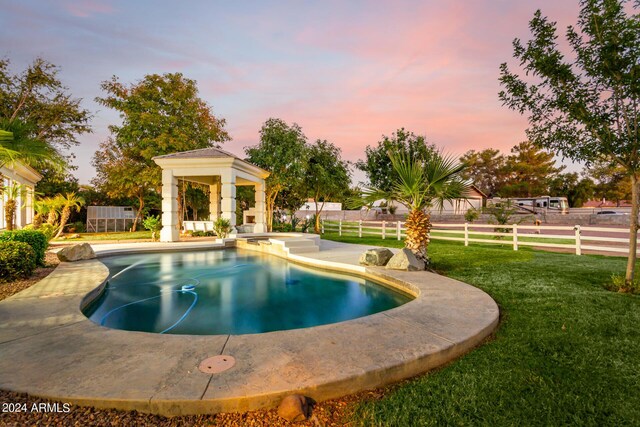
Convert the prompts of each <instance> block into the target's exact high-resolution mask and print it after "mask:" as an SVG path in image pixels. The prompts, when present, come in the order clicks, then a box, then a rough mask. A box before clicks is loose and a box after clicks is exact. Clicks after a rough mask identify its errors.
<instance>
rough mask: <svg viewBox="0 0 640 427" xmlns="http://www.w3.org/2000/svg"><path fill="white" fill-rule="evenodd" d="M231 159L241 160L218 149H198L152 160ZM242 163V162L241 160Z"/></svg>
mask: <svg viewBox="0 0 640 427" xmlns="http://www.w3.org/2000/svg"><path fill="white" fill-rule="evenodd" d="M221 157H231V158H234V159H238V160H242V159H241V158H240V157H238V156H234V155H233V154H231V153H229V152H227V151H224V150H221V149H219V148H214V147H209V148H199V149H197V150H189V151H179V152H177V153H171V154H165V155H163V156H155V157H154V158H153V159H154V160H155V159H206V158H221ZM242 161H244V160H242Z"/></svg>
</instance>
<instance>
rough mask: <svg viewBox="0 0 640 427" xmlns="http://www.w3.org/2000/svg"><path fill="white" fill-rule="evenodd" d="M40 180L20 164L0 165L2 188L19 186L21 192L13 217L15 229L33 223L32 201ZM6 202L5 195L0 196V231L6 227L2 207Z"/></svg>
mask: <svg viewBox="0 0 640 427" xmlns="http://www.w3.org/2000/svg"><path fill="white" fill-rule="evenodd" d="M41 179H42V175H40V174H39V173H38V172H37V171H36V170H35V169H33V168H32V167H31V166H27V165H25V164H23V163H20V162H13V163H12V164H11V165H9V164H4V165H0V180H1V185H2V186H3V187H9V186H11V185H16V184H18V185H21V186H22V188H23V190H24V191H22V192H21V194H20V195H19V196H18V199H17V200H16V202H17V209H16V213H15V217H14V221H13V223H14V225H15V228H22V227H24V226H25V225H28V224H31V222H32V221H33V201H34V195H35V190H34V189H35V187H36V184H37V183H38V181H40V180H41ZM6 200H7V195H6V194H0V213H1V214H0V230H2V229H5V228H6V227H7V224H6V219H5V213H4V205H5V202H6Z"/></svg>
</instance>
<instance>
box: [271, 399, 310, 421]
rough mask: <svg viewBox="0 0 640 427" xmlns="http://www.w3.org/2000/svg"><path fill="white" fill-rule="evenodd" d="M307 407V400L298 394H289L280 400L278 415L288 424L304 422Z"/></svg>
mask: <svg viewBox="0 0 640 427" xmlns="http://www.w3.org/2000/svg"><path fill="white" fill-rule="evenodd" d="M308 409H309V405H308V404H307V398H306V397H304V396H302V395H300V394H290V395H289V396H287V397H285V398H284V399H282V402H281V403H280V406H278V415H280V416H281V417H282V418H284V419H285V420H287V421H289V422H297V421H304V420H306V419H307V411H308Z"/></svg>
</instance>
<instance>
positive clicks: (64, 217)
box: [55, 193, 84, 238]
mask: <svg viewBox="0 0 640 427" xmlns="http://www.w3.org/2000/svg"><path fill="white" fill-rule="evenodd" d="M58 197H59V198H60V204H61V206H62V214H61V215H60V229H59V230H58V234H56V235H55V238H58V237H60V235H61V234H62V231H63V230H64V226H65V225H67V221H69V217H70V216H71V209H75V210H76V212H80V208H81V207H82V206H84V199H83V198H82V197H80V196H78V195H77V194H76V193H67V194H66V196H62V195H59V196H58Z"/></svg>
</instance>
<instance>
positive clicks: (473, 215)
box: [464, 208, 480, 222]
mask: <svg viewBox="0 0 640 427" xmlns="http://www.w3.org/2000/svg"><path fill="white" fill-rule="evenodd" d="M479 217H480V212H478V210H477V209H474V208H469V209H467V211H466V212H465V214H464V220H465V221H467V222H473V221H475V220H477V219H478V218H479Z"/></svg>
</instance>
